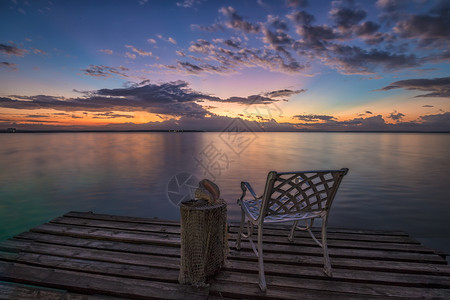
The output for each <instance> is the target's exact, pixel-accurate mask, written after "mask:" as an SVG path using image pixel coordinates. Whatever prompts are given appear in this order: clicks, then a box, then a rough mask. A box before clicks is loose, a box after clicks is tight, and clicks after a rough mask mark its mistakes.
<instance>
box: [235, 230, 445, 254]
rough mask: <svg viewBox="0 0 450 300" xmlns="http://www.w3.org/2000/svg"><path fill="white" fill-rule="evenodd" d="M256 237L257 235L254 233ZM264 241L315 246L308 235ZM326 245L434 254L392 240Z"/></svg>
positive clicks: (330, 243)
mask: <svg viewBox="0 0 450 300" xmlns="http://www.w3.org/2000/svg"><path fill="white" fill-rule="evenodd" d="M236 238H237V235H236V234H233V235H231V236H230V237H229V241H233V242H235V241H236ZM254 238H255V239H256V238H257V236H256V235H255V236H254ZM263 241H264V243H272V244H284V245H302V246H316V245H317V244H316V242H315V241H314V240H313V239H312V238H311V237H310V236H304V237H296V238H295V239H294V241H293V242H290V241H289V240H288V238H287V236H264V238H263ZM328 246H329V247H330V248H349V249H367V250H370V249H373V250H375V249H377V250H392V251H401V252H418V253H431V254H435V253H436V252H435V250H433V249H430V248H427V247H425V246H424V245H421V244H415V243H414V244H403V243H401V244H400V243H392V242H388V243H385V242H373V241H348V240H341V239H339V240H335V239H329V240H328Z"/></svg>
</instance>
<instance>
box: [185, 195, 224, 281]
mask: <svg viewBox="0 0 450 300" xmlns="http://www.w3.org/2000/svg"><path fill="white" fill-rule="evenodd" d="M180 211H181V263H180V274H179V276H178V281H179V282H180V283H181V284H192V285H197V286H202V285H205V283H206V281H207V280H208V279H209V278H211V277H213V276H214V275H215V274H216V273H217V272H218V271H219V270H220V268H221V267H222V266H223V264H224V262H225V259H226V256H227V254H228V240H227V205H226V203H225V202H224V201H221V202H220V203H219V204H215V205H208V204H207V203H206V202H203V201H197V202H187V203H182V204H181V207H180Z"/></svg>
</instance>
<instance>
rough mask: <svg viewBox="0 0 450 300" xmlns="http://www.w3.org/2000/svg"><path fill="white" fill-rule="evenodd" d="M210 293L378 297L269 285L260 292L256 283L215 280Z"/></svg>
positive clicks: (263, 296) (239, 296)
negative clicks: (264, 291) (265, 290)
mask: <svg viewBox="0 0 450 300" xmlns="http://www.w3.org/2000/svg"><path fill="white" fill-rule="evenodd" d="M210 293H211V294H213V295H220V296H222V297H230V298H237V299H296V300H298V299H312V300H317V299H380V298H379V297H376V296H370V295H352V294H348V293H336V292H328V291H320V290H315V291H312V290H308V289H301V288H291V287H282V288H280V287H277V286H272V287H269V289H268V290H267V292H266V293H262V292H261V290H260V289H259V286H258V284H256V283H253V284H250V283H244V282H241V283H239V287H237V286H236V283H235V282H230V281H221V280H216V281H214V282H213V283H212V284H211V287H210Z"/></svg>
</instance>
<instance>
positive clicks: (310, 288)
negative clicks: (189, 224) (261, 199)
mask: <svg viewBox="0 0 450 300" xmlns="http://www.w3.org/2000/svg"><path fill="white" fill-rule="evenodd" d="M179 226H180V224H179V222H177V221H166V220H159V219H147V218H134V217H121V216H110V215H103V214H93V213H82V212H70V213H68V214H66V215H65V216H63V217H59V218H56V219H54V220H52V221H50V222H49V223H46V224H43V225H41V226H38V227H36V228H34V229H31V231H30V232H24V233H22V234H19V235H18V236H16V237H14V238H12V239H10V240H7V241H4V242H1V243H0V280H5V281H8V282H9V283H5V284H2V283H1V282H0V299H1V297H4V296H2V295H5V294H6V293H8V292H7V291H11V286H20V288H29V289H25V290H22V289H21V293H22V294H23V295H24V298H26V297H27V295H28V294H30V295H31V294H33V293H41V292H40V291H41V290H42V291H48V288H51V289H59V290H50V292H49V293H50V294H48V295H49V296H48V297H47V298H48V299H52V298H51V297H56V298H55V299H59V298H57V297H58V295H59V296H62V297H63V298H64V299H65V298H67V296H68V295H70V296H71V297H72V296H73V297H78V295H79V296H80V297H82V298H79V299H87V298H85V297H86V296H88V295H94V294H95V296H94V297H100V298H103V297H110V296H114V297H119V298H135V299H144V298H145V299H149V298H152V297H154V298H169V299H170V298H174V299H182V298H183V299H187V298H189V299H190V298H196V297H197V298H200V299H206V298H207V297H209V299H219V298H222V297H223V298H228V299H233V298H239V299H241V298H246V299H248V298H261V299H266V298H275V299H294V298H295V299H298V298H299V297H301V298H306V299H309V298H311V299H312V298H314V299H318V298H319V299H320V298H333V299H336V298H345V299H349V298H355V299H367V298H381V299H384V298H386V297H399V298H450V267H449V266H447V265H445V263H446V261H445V260H443V259H442V258H441V257H439V256H438V255H436V252H435V251H434V250H432V249H429V248H427V247H425V246H423V245H422V244H420V243H419V242H417V241H415V240H414V239H412V238H411V237H409V236H408V235H407V234H405V233H403V232H392V231H382V230H377V231H370V230H348V229H335V228H332V229H329V230H328V233H329V234H328V236H329V241H328V244H329V250H330V256H331V263H332V266H333V275H334V276H333V278H329V277H327V276H325V275H324V273H323V272H322V267H323V258H322V252H321V249H320V248H319V247H318V246H316V245H315V243H314V242H313V241H312V239H311V238H310V237H309V235H308V234H307V233H305V232H301V231H297V234H296V238H295V240H294V243H289V242H288V241H287V238H286V235H287V233H288V230H286V229H287V228H288V227H286V226H284V227H283V226H281V227H279V226H267V227H265V230H264V231H265V237H264V252H265V253H264V259H265V269H266V275H267V277H266V279H267V282H268V287H269V291H268V293H267V294H263V293H261V292H260V290H259V287H258V285H257V278H258V275H257V272H258V266H257V260H256V257H255V256H254V254H253V253H252V251H251V247H250V245H249V243H248V242H247V241H244V242H243V243H242V246H243V249H242V250H241V251H236V250H234V249H233V246H234V242H235V238H236V232H237V227H236V226H230V227H229V231H230V236H229V243H230V246H231V251H230V254H229V258H228V260H227V262H226V266H225V268H224V270H223V271H222V272H221V273H219V275H218V276H217V277H216V279H215V280H214V281H213V282H212V284H211V286H210V289H209V292H208V289H200V290H199V289H195V288H192V287H189V286H182V285H179V284H177V280H178V272H179V263H180V248H179V247H180V236H179V232H180V227H179ZM314 231H316V232H317V228H314ZM11 282H16V283H15V284H13V285H11ZM19 283H22V284H32V285H34V286H35V287H26V286H23V285H20V284H19ZM5 285H6V286H7V287H5ZM3 290H4V291H5V292H3V294H2V291H3ZM52 293H53V294H52ZM33 295H34V294H33ZM36 295H40V294H36ZM42 295H44V294H42ZM37 298H38V297H37ZM38 299H39V298H38ZM42 299H43V297H42ZM74 299H78V298H74Z"/></svg>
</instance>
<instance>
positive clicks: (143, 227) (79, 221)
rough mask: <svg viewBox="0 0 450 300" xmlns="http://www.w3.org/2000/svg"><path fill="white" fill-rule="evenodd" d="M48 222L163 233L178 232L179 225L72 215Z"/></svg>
mask: <svg viewBox="0 0 450 300" xmlns="http://www.w3.org/2000/svg"><path fill="white" fill-rule="evenodd" d="M50 223H55V224H63V225H79V226H88V227H96V228H107V229H120V230H125V231H133V232H138V233H139V232H146V233H147V232H153V233H164V234H170V233H172V234H180V227H179V226H173V225H166V224H160V223H158V224H141V223H134V222H119V221H110V220H95V219H83V218H73V217H59V218H55V219H53V220H52V221H50Z"/></svg>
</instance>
